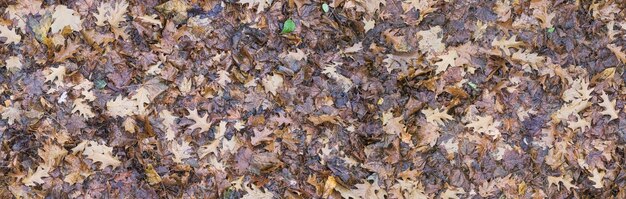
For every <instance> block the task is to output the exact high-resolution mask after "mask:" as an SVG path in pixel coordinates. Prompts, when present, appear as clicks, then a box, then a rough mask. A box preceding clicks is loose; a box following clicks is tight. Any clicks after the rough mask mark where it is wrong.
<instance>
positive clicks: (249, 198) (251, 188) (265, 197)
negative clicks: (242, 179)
mask: <svg viewBox="0 0 626 199" xmlns="http://www.w3.org/2000/svg"><path fill="white" fill-rule="evenodd" d="M243 190H244V191H246V194H245V195H243V196H242V197H241V199H272V198H274V193H272V192H271V191H269V190H266V189H265V188H263V187H257V186H255V185H254V184H246V185H243Z"/></svg>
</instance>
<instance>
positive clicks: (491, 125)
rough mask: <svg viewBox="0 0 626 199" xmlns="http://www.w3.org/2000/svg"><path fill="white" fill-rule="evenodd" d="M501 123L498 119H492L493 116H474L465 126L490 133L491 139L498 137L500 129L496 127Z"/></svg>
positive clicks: (475, 130)
mask: <svg viewBox="0 0 626 199" xmlns="http://www.w3.org/2000/svg"><path fill="white" fill-rule="evenodd" d="M500 125H501V123H500V122H499V121H494V119H493V117H492V116H490V115H488V116H476V120H474V121H472V122H470V123H468V124H466V125H465V127H467V128H472V129H474V132H477V133H482V134H486V135H490V136H492V137H493V139H494V140H495V139H497V138H498V137H500V130H498V127H499V126H500Z"/></svg>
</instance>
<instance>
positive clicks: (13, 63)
mask: <svg viewBox="0 0 626 199" xmlns="http://www.w3.org/2000/svg"><path fill="white" fill-rule="evenodd" d="M5 62H6V65H5V67H6V68H7V70H8V71H10V72H11V73H15V72H17V71H19V70H21V69H22V61H20V58H19V57H17V56H10V57H9V58H8V59H7V60H6V61H5Z"/></svg>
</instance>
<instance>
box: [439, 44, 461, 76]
mask: <svg viewBox="0 0 626 199" xmlns="http://www.w3.org/2000/svg"><path fill="white" fill-rule="evenodd" d="M458 57H459V55H458V54H457V53H456V51H455V50H450V51H448V53H447V54H445V55H441V56H439V57H438V58H440V59H441V61H438V62H436V63H435V65H436V66H437V69H435V74H439V73H441V72H444V71H446V70H447V69H448V66H456V64H455V61H456V59H457V58H458Z"/></svg>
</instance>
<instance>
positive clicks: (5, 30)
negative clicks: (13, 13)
mask: <svg viewBox="0 0 626 199" xmlns="http://www.w3.org/2000/svg"><path fill="white" fill-rule="evenodd" d="M0 37H4V38H6V40H5V41H4V44H18V43H20V41H21V40H22V36H21V35H19V34H17V33H16V32H15V28H13V30H11V29H9V27H7V26H5V25H0Z"/></svg>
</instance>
